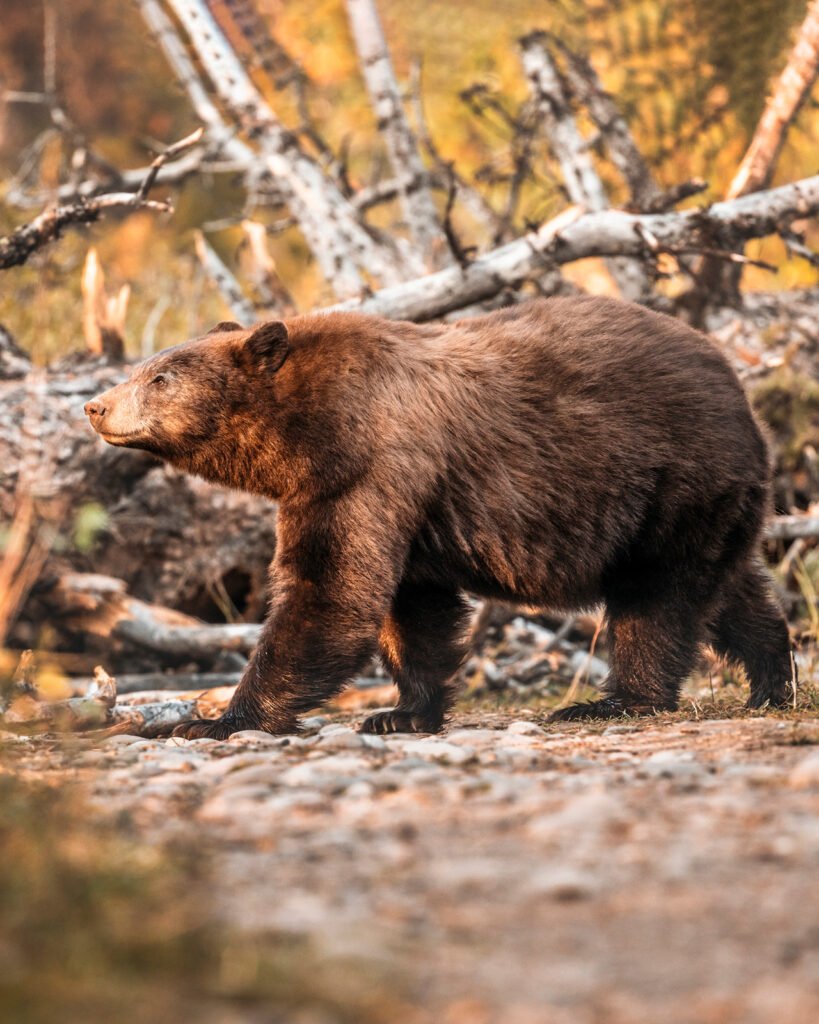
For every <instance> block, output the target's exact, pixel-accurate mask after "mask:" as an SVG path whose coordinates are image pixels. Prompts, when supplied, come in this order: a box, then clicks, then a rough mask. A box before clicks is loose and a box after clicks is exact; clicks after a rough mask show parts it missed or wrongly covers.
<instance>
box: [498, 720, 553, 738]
mask: <svg viewBox="0 0 819 1024" xmlns="http://www.w3.org/2000/svg"><path fill="white" fill-rule="evenodd" d="M506 732H508V733H511V734H513V735H515V736H544V735H545V733H544V731H543V729H541V727H540V726H539V725H538V724H537V722H525V721H523V720H519V721H515V722H510V723H509V725H507V726H506Z"/></svg>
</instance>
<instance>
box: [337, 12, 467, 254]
mask: <svg viewBox="0 0 819 1024" xmlns="http://www.w3.org/2000/svg"><path fill="white" fill-rule="evenodd" d="M347 15H348V17H349V20H350V27H351V29H352V33H353V39H354V41H355V45H356V49H357V51H358V58H359V62H360V64H361V72H362V74H363V76H364V82H365V84H366V86H367V91H368V93H369V96H370V102H371V103H372V106H373V110H374V112H375V116H376V121H377V125H378V129H379V131H380V132H383V135H384V140H385V142H386V144H387V151H388V153H389V157H390V163H391V164H392V170H393V174H394V175H395V178H396V182H397V183H399V187H400V183H401V182H402V181H403V180H404V179H405V177H406V176H407V175H408V176H409V177H410V178H414V179H415V180H416V181H419V182H423V181H424V180H425V174H424V172H425V168H424V163H423V161H422V159H421V154H420V152H419V150H418V144H417V142H416V139H415V136H414V135H413V133H412V129H411V128H410V125H409V121H408V120H407V115H406V112H405V111H404V105H403V102H402V100H401V94H400V92H399V89H398V82H397V80H396V77H395V72H394V70H393V66H392V61H391V59H390V53H389V49H388V48H387V41H386V39H385V38H384V31H383V29H382V27H381V20H380V18H379V17H378V10H377V9H376V6H375V0H347ZM400 198H401V207H402V210H403V212H404V218H405V220H406V222H407V225H408V227H409V230H410V234H411V236H412V238H413V240H414V242H415V245H416V247H417V249H418V256H419V257H420V265H421V266H422V267H423V266H427V267H432V266H442V265H445V264H446V263H447V262H449V261H448V259H447V249H446V243H445V240H444V235H443V232H442V230H441V224H440V222H439V219H438V213H437V211H436V209H435V202H434V200H433V198H432V193H431V192H430V191H429V189H428V188H426V187H425V186H424V185H420V186H419V187H418V188H416V189H413V191H411V192H409V191H401V193H400Z"/></svg>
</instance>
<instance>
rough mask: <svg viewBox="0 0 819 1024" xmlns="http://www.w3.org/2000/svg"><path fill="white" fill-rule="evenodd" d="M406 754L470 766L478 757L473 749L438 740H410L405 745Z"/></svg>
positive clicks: (444, 762) (443, 762)
mask: <svg viewBox="0 0 819 1024" xmlns="http://www.w3.org/2000/svg"><path fill="white" fill-rule="evenodd" d="M404 754H405V755H409V756H412V755H415V756H416V757H422V758H424V759H425V760H428V761H437V762H439V763H440V764H449V765H462V764H469V762H470V761H474V760H475V757H476V755H475V750H474V749H473V748H472V747H467V746H465V745H458V744H457V743H449V742H447V741H446V740H436V739H423V740H410V741H408V742H406V743H405V744H404Z"/></svg>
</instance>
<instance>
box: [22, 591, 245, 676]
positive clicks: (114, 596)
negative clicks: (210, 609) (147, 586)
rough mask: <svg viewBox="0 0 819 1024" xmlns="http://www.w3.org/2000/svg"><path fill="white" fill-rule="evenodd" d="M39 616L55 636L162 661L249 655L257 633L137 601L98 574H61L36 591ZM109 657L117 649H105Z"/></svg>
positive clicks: (241, 627) (238, 626) (240, 625)
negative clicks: (149, 655) (89, 641)
mask: <svg viewBox="0 0 819 1024" xmlns="http://www.w3.org/2000/svg"><path fill="white" fill-rule="evenodd" d="M37 600H38V605H39V612H40V614H47V615H48V617H49V621H51V622H52V623H53V625H54V626H55V627H57V628H59V630H61V631H63V632H65V633H67V634H69V635H75V636H78V637H82V638H88V637H97V638H99V639H101V640H104V641H106V642H108V641H118V642H119V644H120V645H123V644H124V645H126V646H127V647H128V648H130V649H133V648H138V649H145V650H148V651H150V652H152V653H153V654H156V655H160V656H162V659H161V660H164V661H165V662H167V661H169V660H177V661H179V660H186V659H187V660H188V661H190V660H195V661H199V662H201V661H205V662H210V661H213V660H214V659H215V658H217V657H219V656H220V655H223V654H224V653H226V652H235V653H238V654H242V655H247V654H249V653H250V652H251V651H252V650H253V648H254V647H255V645H256V643H257V641H258V638H259V633H260V630H261V627H260V626H259V625H256V624H250V623H247V624H245V623H234V624H214V625H209V624H206V623H203V622H201V621H200V620H198V619H196V618H194V617H193V616H191V615H186V614H184V613H182V612H179V611H175V610H174V609H172V608H166V607H163V606H162V605H158V604H156V603H150V602H147V601H142V600H140V599H139V598H136V597H134V596H133V595H132V594H130V593H129V592H128V589H127V587H126V585H125V583H124V582H123V581H122V580H121V579H115V578H113V577H110V576H103V575H100V574H98V573H70V572H69V573H64V574H62V575H60V576H59V577H57V578H56V579H55V580H53V581H49V582H44V583H43V584H41V586H40V587H39V588H38V591H37ZM105 649H106V650H109V651H110V652H111V653H113V652H114V651H115V650H116V647H111V646H110V645H108V644H106V648H105Z"/></svg>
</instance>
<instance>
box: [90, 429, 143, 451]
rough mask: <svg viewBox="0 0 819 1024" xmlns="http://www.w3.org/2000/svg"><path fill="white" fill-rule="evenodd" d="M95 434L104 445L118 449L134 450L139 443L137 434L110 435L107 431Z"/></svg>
mask: <svg viewBox="0 0 819 1024" xmlns="http://www.w3.org/2000/svg"><path fill="white" fill-rule="evenodd" d="M97 433H98V434H99V435H100V437H101V438H102V439H103V441H105V443H106V444H112V445H115V446H116V447H118V448H135V447H137V446H138V445H139V441H140V437H139V434H112V433H109V432H108V431H107V430H99V431H97Z"/></svg>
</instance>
